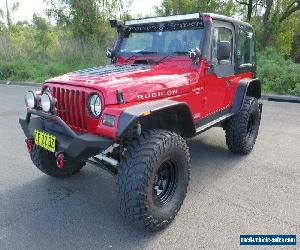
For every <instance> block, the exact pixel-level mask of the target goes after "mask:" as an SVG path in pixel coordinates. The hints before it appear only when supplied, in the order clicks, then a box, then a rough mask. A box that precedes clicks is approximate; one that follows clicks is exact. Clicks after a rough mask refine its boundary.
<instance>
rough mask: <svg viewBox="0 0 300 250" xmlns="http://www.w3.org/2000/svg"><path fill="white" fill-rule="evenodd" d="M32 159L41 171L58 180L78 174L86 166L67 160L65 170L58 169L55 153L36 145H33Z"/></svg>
mask: <svg viewBox="0 0 300 250" xmlns="http://www.w3.org/2000/svg"><path fill="white" fill-rule="evenodd" d="M30 157H31V160H32V162H33V163H34V165H35V166H36V167H37V168H38V169H39V170H41V171H42V172H43V173H45V174H47V175H50V176H52V177H56V178H66V177H70V176H72V175H74V174H76V173H78V172H79V171H80V169H81V168H82V167H83V165H84V163H81V162H75V161H71V160H65V166H64V168H62V169H61V168H58V167H57V165H56V160H55V155H54V153H51V152H48V151H46V150H44V149H42V148H40V147H38V146H36V145H33V148H32V151H31V153H30Z"/></svg>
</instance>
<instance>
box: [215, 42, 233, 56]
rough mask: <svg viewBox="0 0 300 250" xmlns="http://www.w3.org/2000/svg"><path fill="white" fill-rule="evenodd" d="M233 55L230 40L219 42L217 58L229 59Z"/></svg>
mask: <svg viewBox="0 0 300 250" xmlns="http://www.w3.org/2000/svg"><path fill="white" fill-rule="evenodd" d="M230 57H231V44H230V42H228V41H220V42H218V44H217V59H218V61H221V60H229V59H230Z"/></svg>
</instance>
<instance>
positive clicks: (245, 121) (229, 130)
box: [225, 96, 261, 154]
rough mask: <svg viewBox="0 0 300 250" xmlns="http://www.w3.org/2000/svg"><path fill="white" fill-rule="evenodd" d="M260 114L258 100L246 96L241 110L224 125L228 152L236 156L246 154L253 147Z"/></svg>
mask: <svg viewBox="0 0 300 250" xmlns="http://www.w3.org/2000/svg"><path fill="white" fill-rule="evenodd" d="M260 118H261V112H260V108H259V104H258V100H257V99H256V98H254V97H250V96H246V98H245V100H244V104H243V106H242V109H241V110H240V111H239V113H237V114H236V115H234V116H233V117H232V118H230V119H229V120H228V121H227V122H226V124H225V133H226V144H227V146H228V148H229V150H230V151H232V152H234V153H237V154H248V153H250V152H251V150H252V149H253V147H254V144H255V141H256V138H257V135H258V130H259V125H260Z"/></svg>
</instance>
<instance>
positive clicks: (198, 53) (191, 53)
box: [189, 48, 201, 62]
mask: <svg viewBox="0 0 300 250" xmlns="http://www.w3.org/2000/svg"><path fill="white" fill-rule="evenodd" d="M189 57H190V58H191V59H192V60H193V62H195V61H197V60H198V59H199V58H200V57H201V50H200V49H199V48H196V49H192V50H190V51H189Z"/></svg>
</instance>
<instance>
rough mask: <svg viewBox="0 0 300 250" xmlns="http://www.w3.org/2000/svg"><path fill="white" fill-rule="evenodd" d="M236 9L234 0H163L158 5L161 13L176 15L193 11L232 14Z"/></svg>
mask: <svg viewBox="0 0 300 250" xmlns="http://www.w3.org/2000/svg"><path fill="white" fill-rule="evenodd" d="M234 11H235V4H234V2H233V0H221V1H217V0H163V1H162V4H161V6H158V7H156V12H157V13H158V14H159V15H174V14H182V13H193V12H215V13H220V14H225V15H232V14H233V13H234Z"/></svg>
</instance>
